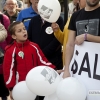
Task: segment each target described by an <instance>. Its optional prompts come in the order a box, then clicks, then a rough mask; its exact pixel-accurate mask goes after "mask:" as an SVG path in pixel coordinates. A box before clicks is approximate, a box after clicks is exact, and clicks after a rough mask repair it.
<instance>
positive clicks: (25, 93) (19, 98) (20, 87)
mask: <svg viewBox="0 0 100 100" xmlns="http://www.w3.org/2000/svg"><path fill="white" fill-rule="evenodd" d="M12 96H13V99H14V100H35V98H36V95H35V94H33V93H32V92H31V91H30V90H29V89H28V88H27V86H26V82H25V81H21V82H19V83H17V84H16V85H15V86H14V88H13V91H12Z"/></svg>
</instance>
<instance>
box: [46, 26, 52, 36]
mask: <svg viewBox="0 0 100 100" xmlns="http://www.w3.org/2000/svg"><path fill="white" fill-rule="evenodd" d="M45 31H46V33H47V34H52V33H53V29H52V27H47V28H46V30H45Z"/></svg>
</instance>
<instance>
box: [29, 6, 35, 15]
mask: <svg viewBox="0 0 100 100" xmlns="http://www.w3.org/2000/svg"><path fill="white" fill-rule="evenodd" d="M29 12H30V13H31V14H37V13H36V12H35V11H34V9H33V8H32V6H30V7H29Z"/></svg>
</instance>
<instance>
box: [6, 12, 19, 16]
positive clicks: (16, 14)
mask: <svg viewBox="0 0 100 100" xmlns="http://www.w3.org/2000/svg"><path fill="white" fill-rule="evenodd" d="M18 13H19V12H18V11H16V13H15V14H14V15H13V16H9V14H8V13H7V11H6V12H5V14H6V15H7V16H9V17H17V16H18Z"/></svg>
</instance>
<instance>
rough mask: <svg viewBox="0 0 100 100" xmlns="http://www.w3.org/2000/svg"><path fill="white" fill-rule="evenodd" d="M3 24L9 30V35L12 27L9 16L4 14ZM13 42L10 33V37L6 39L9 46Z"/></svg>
mask: <svg viewBox="0 0 100 100" xmlns="http://www.w3.org/2000/svg"><path fill="white" fill-rule="evenodd" d="M3 23H4V27H5V29H6V30H7V33H8V27H9V25H10V20H9V18H8V16H6V15H4V14H3ZM11 40H12V38H11V35H10V34H9V33H8V36H7V38H6V41H7V44H9V43H10V42H11Z"/></svg>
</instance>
